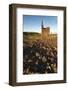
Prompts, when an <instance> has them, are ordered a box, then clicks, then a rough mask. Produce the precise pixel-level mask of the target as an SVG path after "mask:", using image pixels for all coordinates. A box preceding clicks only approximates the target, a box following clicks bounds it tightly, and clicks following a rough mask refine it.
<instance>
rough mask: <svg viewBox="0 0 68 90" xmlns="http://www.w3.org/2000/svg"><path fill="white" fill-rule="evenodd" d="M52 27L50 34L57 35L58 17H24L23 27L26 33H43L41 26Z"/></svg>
mask: <svg viewBox="0 0 68 90" xmlns="http://www.w3.org/2000/svg"><path fill="white" fill-rule="evenodd" d="M42 21H43V26H44V27H45V28H46V27H50V32H52V33H57V16H36V15H24V16H23V23H24V25H23V27H24V32H38V33H41V25H42Z"/></svg>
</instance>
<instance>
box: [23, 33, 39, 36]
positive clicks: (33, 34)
mask: <svg viewBox="0 0 68 90" xmlns="http://www.w3.org/2000/svg"><path fill="white" fill-rule="evenodd" d="M23 35H32V36H35V35H41V34H40V33H37V32H23Z"/></svg>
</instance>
